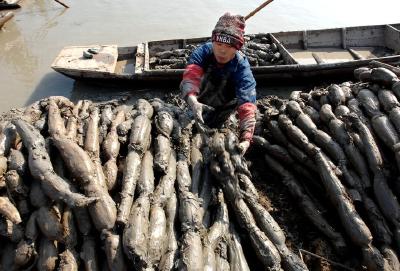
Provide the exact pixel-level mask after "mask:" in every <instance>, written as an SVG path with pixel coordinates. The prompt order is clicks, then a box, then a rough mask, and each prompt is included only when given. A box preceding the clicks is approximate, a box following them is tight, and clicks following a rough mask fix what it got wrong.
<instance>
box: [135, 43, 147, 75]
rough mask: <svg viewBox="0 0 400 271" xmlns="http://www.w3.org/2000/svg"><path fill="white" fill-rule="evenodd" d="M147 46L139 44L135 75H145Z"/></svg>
mask: <svg viewBox="0 0 400 271" xmlns="http://www.w3.org/2000/svg"><path fill="white" fill-rule="evenodd" d="M144 50H145V44H144V43H139V44H138V46H137V50H136V55H135V56H136V63H135V74H140V73H143V69H144V62H145V59H144V58H145V54H144Z"/></svg>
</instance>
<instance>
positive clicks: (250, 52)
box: [149, 34, 285, 70]
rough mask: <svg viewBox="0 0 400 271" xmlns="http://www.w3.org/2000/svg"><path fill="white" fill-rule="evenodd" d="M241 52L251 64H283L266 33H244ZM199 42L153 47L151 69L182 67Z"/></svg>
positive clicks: (274, 45)
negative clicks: (181, 47)
mask: <svg viewBox="0 0 400 271" xmlns="http://www.w3.org/2000/svg"><path fill="white" fill-rule="evenodd" d="M245 39H246V43H245V44H244V46H243V47H242V48H241V53H243V54H244V55H246V56H247V59H248V60H249V63H250V65H251V66H271V65H283V64H285V62H284V59H283V58H282V56H281V53H280V52H279V48H278V46H277V45H276V44H275V43H274V42H272V41H271V39H270V38H269V37H268V36H267V35H266V34H257V35H246V36H245ZM199 45H200V44H187V45H185V47H184V48H183V49H171V50H163V49H161V48H160V49H158V50H156V49H154V51H155V53H154V54H151V55H150V61H149V64H150V68H151V69H156V70H160V69H184V68H185V67H186V65H187V62H188V60H189V57H190V55H191V53H192V52H193V50H194V49H196V48H197V47H198V46H199Z"/></svg>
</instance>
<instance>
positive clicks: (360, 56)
mask: <svg viewBox="0 0 400 271" xmlns="http://www.w3.org/2000/svg"><path fill="white" fill-rule="evenodd" d="M347 51H349V53H350V54H351V55H352V57H353V58H354V59H365V57H363V56H362V55H360V54H359V53H357V52H356V51H354V50H353V49H352V48H348V49H347Z"/></svg>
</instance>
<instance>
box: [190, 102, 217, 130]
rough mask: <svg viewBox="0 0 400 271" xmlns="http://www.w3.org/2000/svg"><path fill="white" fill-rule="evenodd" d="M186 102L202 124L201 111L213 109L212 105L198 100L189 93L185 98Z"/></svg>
mask: <svg viewBox="0 0 400 271" xmlns="http://www.w3.org/2000/svg"><path fill="white" fill-rule="evenodd" d="M187 102H188V104H189V106H190V108H191V109H192V112H193V114H194V117H195V119H196V120H197V121H199V122H200V123H202V124H204V120H203V111H214V108H213V107H211V106H208V105H206V104H202V103H200V102H198V101H197V97H196V96H194V95H190V96H189V97H188V98H187Z"/></svg>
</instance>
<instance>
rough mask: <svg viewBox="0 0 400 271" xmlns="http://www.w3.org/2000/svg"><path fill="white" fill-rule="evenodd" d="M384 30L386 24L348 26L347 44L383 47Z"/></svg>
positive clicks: (351, 45) (349, 45) (350, 45)
mask: <svg viewBox="0 0 400 271" xmlns="http://www.w3.org/2000/svg"><path fill="white" fill-rule="evenodd" d="M384 31H385V26H384V25H372V26H356V27H347V46H348V47H376V46H382V47H383V46H385V45H384Z"/></svg>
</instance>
